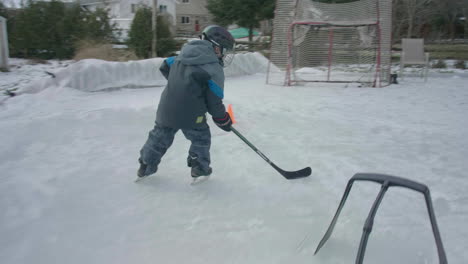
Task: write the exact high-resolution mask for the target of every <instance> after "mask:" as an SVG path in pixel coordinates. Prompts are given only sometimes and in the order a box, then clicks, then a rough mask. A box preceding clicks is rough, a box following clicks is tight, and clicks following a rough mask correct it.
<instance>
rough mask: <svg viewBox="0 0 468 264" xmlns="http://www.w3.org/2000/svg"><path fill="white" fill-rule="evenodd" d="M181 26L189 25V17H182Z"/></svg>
mask: <svg viewBox="0 0 468 264" xmlns="http://www.w3.org/2000/svg"><path fill="white" fill-rule="evenodd" d="M182 24H190V17H188V16H183V17H182Z"/></svg>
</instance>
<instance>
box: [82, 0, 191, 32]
mask: <svg viewBox="0 0 468 264" xmlns="http://www.w3.org/2000/svg"><path fill="white" fill-rule="evenodd" d="M180 1H182V0H180ZM78 2H79V4H80V5H81V6H82V7H83V8H85V9H87V10H90V11H94V10H96V9H98V8H106V9H108V10H109V15H110V16H111V18H112V19H111V21H112V22H114V23H116V24H117V28H118V29H120V30H121V33H122V35H121V37H120V39H121V40H125V39H126V38H127V37H128V31H129V30H130V26H131V24H132V21H133V18H134V17H135V13H136V11H137V9H138V7H141V6H149V7H152V6H153V1H152V0H78ZM157 4H158V12H159V14H160V15H164V16H166V17H167V21H168V22H169V27H170V28H171V31H172V32H173V33H175V25H176V0H157Z"/></svg>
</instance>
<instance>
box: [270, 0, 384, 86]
mask: <svg viewBox="0 0 468 264" xmlns="http://www.w3.org/2000/svg"><path fill="white" fill-rule="evenodd" d="M329 2H339V1H326V0H294V1H291V0H277V6H276V13H275V19H274V31H273V41H272V46H271V52H270V65H269V67H268V75H267V83H271V84H280V85H294V84H297V83H303V82H359V83H364V84H367V85H368V86H372V87H382V86H386V85H388V84H390V69H391V18H392V4H391V0H355V1H352V0H349V1H345V2H346V3H329ZM341 2H343V1H341Z"/></svg>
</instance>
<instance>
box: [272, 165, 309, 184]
mask: <svg viewBox="0 0 468 264" xmlns="http://www.w3.org/2000/svg"><path fill="white" fill-rule="evenodd" d="M272 166H273V167H274V168H275V169H276V170H277V171H278V172H279V173H281V175H283V177H285V178H286V179H288V180H294V179H300V178H305V177H308V176H310V175H311V174H312V169H311V168H310V167H307V168H304V169H302V170H298V171H284V170H282V169H280V168H278V166H276V165H274V164H272Z"/></svg>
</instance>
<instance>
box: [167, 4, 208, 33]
mask: <svg viewBox="0 0 468 264" xmlns="http://www.w3.org/2000/svg"><path fill="white" fill-rule="evenodd" d="M206 5H207V0H177V4H176V24H175V25H176V35H177V36H184V37H193V36H198V35H199V34H200V33H201V31H202V30H203V29H204V28H205V27H206V26H208V25H211V24H213V16H212V15H211V14H210V13H209V12H208V9H207V8H206Z"/></svg>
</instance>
